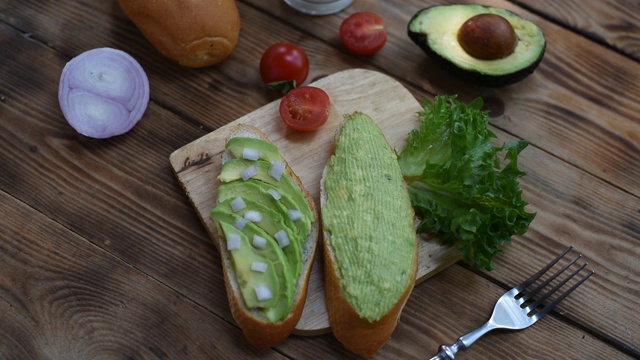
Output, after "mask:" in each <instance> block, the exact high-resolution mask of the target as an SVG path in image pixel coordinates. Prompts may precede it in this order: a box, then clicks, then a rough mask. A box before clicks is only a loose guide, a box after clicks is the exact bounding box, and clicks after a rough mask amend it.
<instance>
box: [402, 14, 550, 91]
mask: <svg viewBox="0 0 640 360" xmlns="http://www.w3.org/2000/svg"><path fill="white" fill-rule="evenodd" d="M434 6H450V5H434ZM432 7H433V6H429V7H426V8H423V9H422V10H419V11H418V12H416V13H415V14H414V15H413V17H411V20H410V21H409V23H408V25H407V33H408V35H409V38H410V39H411V40H412V41H413V42H414V43H415V44H416V45H418V46H419V47H420V48H421V49H422V50H423V51H424V52H425V53H426V54H427V55H428V56H429V57H430V58H432V59H434V60H435V61H436V62H437V63H438V64H439V65H440V66H441V67H442V68H443V69H445V70H446V71H447V72H449V73H450V74H452V75H454V76H456V77H458V78H460V79H461V80H463V81H466V82H469V83H473V84H476V85H479V86H484V87H493V88H498V87H503V86H507V85H511V84H514V83H517V82H519V81H521V80H523V79H524V78H526V77H527V76H529V75H531V74H532V73H533V72H534V71H535V69H536V68H537V67H538V65H540V62H542V58H543V57H544V54H545V51H546V46H547V45H546V42H545V44H544V47H543V48H542V50H541V51H540V55H539V56H538V58H537V59H536V61H535V62H533V63H532V64H531V65H529V66H528V67H525V68H523V69H521V70H518V71H516V72H512V73H509V74H505V75H488V74H483V73H481V72H479V71H472V70H467V69H462V68H459V67H458V66H456V65H455V64H454V63H452V62H451V61H449V60H447V59H445V58H444V57H442V56H441V55H440V54H438V53H437V52H435V51H434V50H433V49H431V48H430V47H429V44H428V42H427V35H426V34H424V33H421V32H415V31H412V30H411V23H413V21H414V20H416V19H417V18H418V17H420V16H421V15H422V13H423V12H425V11H428V10H429V9H431V8H432Z"/></svg>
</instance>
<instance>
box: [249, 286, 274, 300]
mask: <svg viewBox="0 0 640 360" xmlns="http://www.w3.org/2000/svg"><path fill="white" fill-rule="evenodd" d="M253 289H254V290H255V291H256V296H257V297H258V300H259V301H265V300H269V299H271V298H272V297H273V294H272V293H271V289H269V285H267V284H258V285H256V286H255V287H254V288H253Z"/></svg>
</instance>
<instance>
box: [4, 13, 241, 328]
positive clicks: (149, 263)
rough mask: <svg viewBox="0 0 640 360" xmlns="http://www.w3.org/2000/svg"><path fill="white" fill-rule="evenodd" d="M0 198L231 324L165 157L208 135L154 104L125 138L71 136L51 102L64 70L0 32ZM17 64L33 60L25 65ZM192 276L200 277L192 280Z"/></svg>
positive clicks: (196, 225)
mask: <svg viewBox="0 0 640 360" xmlns="http://www.w3.org/2000/svg"><path fill="white" fill-rule="evenodd" d="M0 36H2V38H3V39H7V40H8V41H7V42H6V44H8V46H7V47H6V49H8V51H2V52H0V61H2V62H3V63H4V64H5V73H4V74H7V75H6V76H3V81H2V82H1V83H0V94H2V96H3V97H4V99H3V101H2V103H0V117H1V118H2V122H0V153H1V154H2V156H0V169H2V171H0V189H2V190H3V191H5V192H7V193H9V194H11V196H14V197H16V198H18V199H20V200H21V201H23V202H25V203H27V204H29V206H31V207H33V208H35V209H37V210H38V211H40V212H42V213H43V214H45V215H46V216H49V217H51V218H52V219H54V221H56V222H58V223H60V224H62V225H63V226H65V227H67V228H69V229H72V230H73V231H74V232H75V233H78V234H81V235H82V236H83V237H85V238H87V239H89V241H91V242H92V243H94V244H95V245H96V246H99V247H101V248H103V249H105V250H106V251H108V252H111V253H114V254H118V256H120V257H121V258H122V259H123V260H124V261H126V262H127V263H129V264H131V265H132V266H135V267H136V268H138V269H140V270H141V271H143V272H145V273H147V274H149V276H152V277H155V278H160V279H163V280H162V281H163V282H164V283H166V284H167V285H168V286H171V287H173V288H174V289H176V290H177V291H179V292H181V293H183V294H184V295H185V296H187V297H189V298H191V299H193V300H194V301H196V302H198V303H200V304H203V306H205V307H207V308H208V309H210V310H211V311H213V312H215V313H217V314H218V315H220V316H223V317H225V318H227V319H231V316H230V314H229V313H228V304H227V301H226V299H225V298H224V297H219V296H215V295H214V294H216V293H217V292H219V291H223V290H224V283H223V281H222V277H221V276H220V273H221V269H220V264H219V260H218V258H217V254H216V252H215V250H214V249H213V248H212V246H211V242H210V240H209V238H208V236H207V235H206V233H205V231H204V229H203V228H202V226H201V224H200V222H199V220H198V219H197V217H196V216H195V214H194V213H193V209H192V207H191V206H190V204H189V202H188V200H187V198H186V197H185V196H184V194H183V193H182V192H181V191H180V188H179V186H178V185H177V182H176V180H175V176H174V175H173V172H172V170H171V167H170V166H169V165H168V161H167V158H168V157H169V154H171V152H173V151H174V150H175V149H177V148H179V147H180V146H182V145H184V144H186V143H188V142H190V141H191V140H193V139H196V138H198V137H200V136H202V135H204V134H206V132H205V131H203V130H201V129H199V128H197V127H196V126H193V125H191V124H189V123H188V122H185V121H183V120H182V119H179V118H178V117H176V116H175V115H174V114H171V113H168V112H167V111H165V110H163V109H162V108H160V107H158V106H157V105H156V104H154V103H153V102H151V103H150V106H149V108H148V109H147V112H146V114H145V116H144V117H143V119H142V120H141V121H140V122H139V123H138V125H136V127H135V128H134V129H133V130H132V131H131V132H130V133H128V134H126V135H124V136H121V137H116V138H112V139H107V140H92V139H88V138H85V137H82V136H80V135H78V134H77V133H76V132H75V131H74V130H73V129H72V128H71V127H70V126H69V125H68V124H67V123H66V121H65V120H64V117H63V116H62V113H61V111H60V109H59V105H58V100H57V86H58V76H59V74H60V71H61V70H62V67H63V66H64V63H65V60H64V59H61V58H59V57H58V56H56V54H55V53H52V52H51V50H50V49H48V48H46V47H44V46H42V45H41V44H39V43H37V42H34V41H31V40H29V39H27V38H24V37H23V36H20V35H19V34H18V33H17V32H16V31H15V30H13V29H10V28H8V27H7V26H5V25H3V24H0ZM17 59H30V62H25V61H18V60H17ZM193 274H199V276H198V277H194V276H193Z"/></svg>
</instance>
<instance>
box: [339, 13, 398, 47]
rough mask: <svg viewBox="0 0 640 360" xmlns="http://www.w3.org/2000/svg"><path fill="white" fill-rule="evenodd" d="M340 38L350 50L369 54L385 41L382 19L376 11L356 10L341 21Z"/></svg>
mask: <svg viewBox="0 0 640 360" xmlns="http://www.w3.org/2000/svg"><path fill="white" fill-rule="evenodd" d="M340 38H341V39H342V43H343V44H344V46H345V47H346V48H347V50H349V51H350V52H352V53H354V54H358V55H371V54H373V53H375V52H377V51H378V50H380V49H382V46H384V43H385V42H387V30H386V29H385V27H384V20H383V19H382V18H381V17H380V16H379V15H378V14H376V13H372V12H368V11H363V12H357V13H354V14H352V15H351V16H349V17H348V18H346V19H344V21H342V24H341V25H340Z"/></svg>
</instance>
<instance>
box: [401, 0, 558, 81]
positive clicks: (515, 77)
mask: <svg viewBox="0 0 640 360" xmlns="http://www.w3.org/2000/svg"><path fill="white" fill-rule="evenodd" d="M481 14H495V15H498V16H500V17H502V18H504V19H506V20H507V21H508V22H509V24H510V25H511V27H513V30H515V34H516V40H515V41H516V43H515V47H511V49H513V50H512V51H513V52H511V53H510V54H508V55H506V56H504V57H501V58H497V59H492V60H485V59H481V58H479V57H477V56H472V55H470V54H469V53H468V52H467V50H465V49H464V48H463V46H462V45H461V44H460V41H459V38H458V36H459V35H458V31H459V30H460V29H461V28H462V27H463V25H464V24H465V23H467V21H468V20H469V19H471V18H474V17H475V16H477V15H481ZM494 18H495V17H494ZM470 23H471V22H469V23H467V24H470ZM474 31H475V30H474ZM408 34H409V38H410V39H411V40H413V42H414V43H416V44H417V45H418V46H420V48H422V49H423V50H424V51H425V52H426V53H427V55H429V56H430V57H432V58H434V59H435V60H436V61H438V62H439V63H440V64H441V65H442V66H443V67H444V68H446V69H447V70H450V71H451V72H452V73H453V74H455V75H457V76H459V77H461V78H462V79H463V80H465V81H469V82H472V83H475V84H478V85H481V86H488V87H500V86H505V85H509V84H513V83H515V82H518V81H520V80H522V79H524V78H525V77H527V76H528V75H530V74H531V73H533V71H534V70H535V69H536V67H538V65H539V64H540V62H541V61H542V57H543V56H544V52H545V48H546V41H545V38H544V34H543V33H542V30H541V29H540V28H539V27H538V26H536V25H535V24H534V23H532V22H531V21H528V20H525V19H523V18H522V17H520V16H518V15H517V14H515V13H513V12H511V11H509V10H505V9H501V8H497V7H492V6H483V5H475V4H463V5H438V6H432V7H428V8H425V9H422V10H420V11H418V12H417V13H416V14H415V15H414V16H413V17H412V18H411V21H409V25H408ZM479 36H480V37H482V36H484V35H483V34H479ZM488 36H491V35H488ZM486 40H487V41H488V42H490V41H491V40H492V39H486ZM473 41H476V42H480V41H479V40H478V39H474V40H473ZM481 42H484V41H481Z"/></svg>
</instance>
